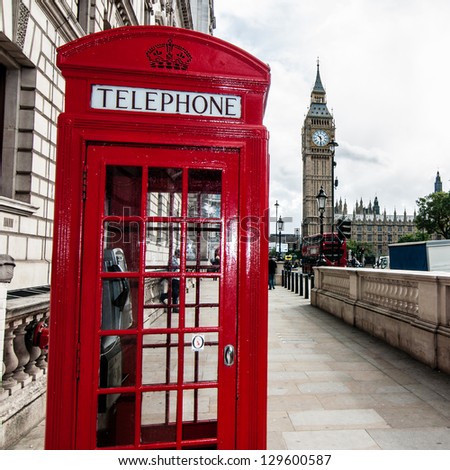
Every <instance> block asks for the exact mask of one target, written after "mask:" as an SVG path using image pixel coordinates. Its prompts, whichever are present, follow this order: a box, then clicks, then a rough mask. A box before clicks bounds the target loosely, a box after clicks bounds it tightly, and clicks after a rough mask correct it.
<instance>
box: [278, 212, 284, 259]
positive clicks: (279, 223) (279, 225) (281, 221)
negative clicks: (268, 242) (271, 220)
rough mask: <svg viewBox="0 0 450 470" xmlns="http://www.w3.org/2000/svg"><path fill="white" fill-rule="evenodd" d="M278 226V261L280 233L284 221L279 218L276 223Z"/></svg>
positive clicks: (279, 255)
mask: <svg viewBox="0 0 450 470" xmlns="http://www.w3.org/2000/svg"><path fill="white" fill-rule="evenodd" d="M277 224H278V259H281V232H282V231H283V227H284V220H283V219H282V218H281V215H280V218H279V219H278V221H277Z"/></svg>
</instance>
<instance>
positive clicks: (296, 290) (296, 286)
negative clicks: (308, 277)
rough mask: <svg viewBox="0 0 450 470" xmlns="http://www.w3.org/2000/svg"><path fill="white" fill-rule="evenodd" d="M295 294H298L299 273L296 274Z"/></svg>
mask: <svg viewBox="0 0 450 470" xmlns="http://www.w3.org/2000/svg"><path fill="white" fill-rule="evenodd" d="M295 293H296V294H298V273H295Z"/></svg>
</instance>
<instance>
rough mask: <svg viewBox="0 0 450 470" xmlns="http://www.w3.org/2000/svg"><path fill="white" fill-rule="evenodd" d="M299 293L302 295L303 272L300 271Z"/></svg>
mask: <svg viewBox="0 0 450 470" xmlns="http://www.w3.org/2000/svg"><path fill="white" fill-rule="evenodd" d="M300 295H301V296H303V273H300Z"/></svg>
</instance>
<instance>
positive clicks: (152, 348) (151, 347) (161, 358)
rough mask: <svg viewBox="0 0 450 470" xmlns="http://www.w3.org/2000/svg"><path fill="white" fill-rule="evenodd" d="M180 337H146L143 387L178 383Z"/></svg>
mask: <svg viewBox="0 0 450 470" xmlns="http://www.w3.org/2000/svg"><path fill="white" fill-rule="evenodd" d="M177 373H178V335H177V334H170V333H167V334H160V335H145V336H144V340H143V350H142V383H143V385H154V384H169V383H176V381H177Z"/></svg>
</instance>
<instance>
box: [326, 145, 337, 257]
mask: <svg viewBox="0 0 450 470" xmlns="http://www.w3.org/2000/svg"><path fill="white" fill-rule="evenodd" d="M328 147H329V149H330V152H331V240H332V241H331V260H332V262H333V265H334V263H335V259H334V190H335V189H336V188H337V185H338V179H337V178H336V179H334V167H335V166H336V162H335V161H334V154H335V152H336V147H339V144H338V143H337V142H336V141H334V140H332V141H331V142H330V143H329V144H328ZM338 257H339V255H338Z"/></svg>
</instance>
